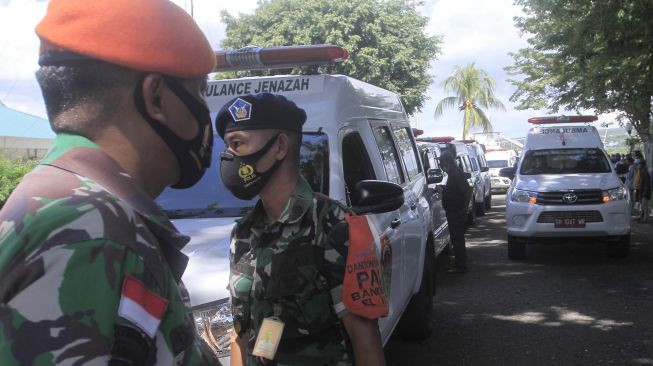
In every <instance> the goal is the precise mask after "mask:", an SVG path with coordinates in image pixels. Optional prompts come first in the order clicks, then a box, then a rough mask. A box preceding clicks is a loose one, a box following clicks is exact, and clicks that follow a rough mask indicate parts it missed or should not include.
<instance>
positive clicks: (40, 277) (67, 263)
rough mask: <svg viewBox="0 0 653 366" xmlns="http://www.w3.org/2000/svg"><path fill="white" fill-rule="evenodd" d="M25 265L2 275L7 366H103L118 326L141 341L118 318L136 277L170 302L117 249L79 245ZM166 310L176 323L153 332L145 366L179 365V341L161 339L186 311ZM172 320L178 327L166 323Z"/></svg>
mask: <svg viewBox="0 0 653 366" xmlns="http://www.w3.org/2000/svg"><path fill="white" fill-rule="evenodd" d="M42 248H43V247H42ZM21 259H22V260H14V261H13V262H12V265H10V266H9V267H7V268H6V269H5V270H4V271H3V273H1V274H0V278H2V279H3V281H2V286H1V290H0V299H1V300H2V301H0V303H1V304H0V360H2V365H3V366H10V365H59V364H79V365H81V364H84V365H94V364H97V365H100V364H102V365H105V364H107V362H108V360H109V357H110V353H111V349H112V345H113V343H114V334H116V333H115V332H116V325H120V326H123V327H124V328H125V329H132V330H135V331H137V332H140V333H141V334H142V333H143V331H142V329H140V328H139V326H138V325H136V324H135V323H133V322H132V321H129V320H126V319H124V318H121V317H119V306H120V302H121V295H122V287H123V286H122V284H123V281H124V279H125V278H126V277H127V276H131V277H133V278H136V279H138V281H140V282H141V283H143V284H145V287H146V288H147V290H148V291H151V292H152V293H155V294H156V295H158V296H161V297H162V298H169V297H170V296H169V294H168V291H169V288H165V287H168V286H164V284H158V283H153V281H152V278H153V277H152V275H151V274H150V273H148V272H147V271H146V270H145V268H144V264H143V261H142V260H141V259H140V258H139V257H138V256H137V255H135V254H134V253H133V252H131V251H130V250H129V249H128V248H127V247H125V246H124V245H121V244H118V243H115V242H111V241H107V240H89V241H81V242H75V243H73V244H64V245H59V246H56V247H53V248H44V249H42V250H39V251H38V252H36V253H32V254H30V255H29V257H28V258H21ZM35 299H38V301H35ZM167 307H168V308H167V309H166V311H167V312H168V314H172V315H166V319H165V320H164V321H163V322H161V324H160V325H158V326H157V328H158V329H155V332H156V334H155V337H154V338H153V339H150V342H151V343H152V344H151V345H150V346H151V347H150V349H151V352H152V354H149V352H148V354H145V353H144V354H142V355H140V357H143V360H147V361H144V362H143V364H173V363H174V359H175V357H174V356H173V352H174V351H175V347H174V345H173V344H172V342H174V340H171V339H169V337H163V336H162V332H163V333H165V334H170V333H172V332H174V329H168V328H171V327H175V324H177V325H178V324H181V323H183V317H184V316H185V315H186V314H185V312H186V311H185V310H186V309H185V307H183V304H177V303H175V302H172V301H168V303H167ZM175 314H178V315H177V316H178V317H179V319H176V321H174V319H169V318H173V317H174V316H175ZM170 320H171V321H170ZM191 334H192V333H191ZM144 339H147V337H144ZM136 352H139V351H136ZM142 352H146V351H142ZM154 354H156V359H155V358H154ZM182 357H183V358H184V361H186V362H184V364H199V363H200V359H199V352H187V354H184V355H182Z"/></svg>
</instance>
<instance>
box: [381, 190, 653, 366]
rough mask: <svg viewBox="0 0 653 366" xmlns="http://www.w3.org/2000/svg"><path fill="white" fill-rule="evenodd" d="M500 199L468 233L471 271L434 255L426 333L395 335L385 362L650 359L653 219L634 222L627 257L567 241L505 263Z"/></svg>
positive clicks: (403, 365) (533, 248)
mask: <svg viewBox="0 0 653 366" xmlns="http://www.w3.org/2000/svg"><path fill="white" fill-rule="evenodd" d="M504 197H505V196H494V199H493V205H494V208H493V210H492V211H491V212H489V213H488V214H487V215H486V216H485V217H481V218H478V221H477V224H476V225H475V226H474V227H472V228H470V229H469V230H468V231H467V234H466V238H467V251H468V257H469V263H468V265H469V270H468V273H466V274H464V275H454V274H447V273H445V272H444V269H445V268H446V267H447V265H449V263H450V261H451V258H449V257H443V258H440V259H439V260H438V271H437V285H438V292H437V295H436V301H435V306H434V307H435V309H434V316H433V318H432V320H431V321H433V323H434V329H435V330H434V333H433V335H432V336H431V338H429V339H428V340H425V341H419V342H407V341H403V340H401V339H399V337H397V336H395V337H393V338H392V339H391V340H390V342H388V344H387V346H386V358H387V361H388V364H389V365H396V366H408V365H411V366H412V365H438V366H444V365H483V366H491V365H510V366H512V365H529V366H538V365H653V224H648V225H640V224H636V226H635V227H634V231H635V232H634V235H633V238H632V239H633V244H632V246H631V253H630V256H629V257H628V258H626V259H612V258H609V257H608V256H607V255H606V250H605V246H604V245H603V244H597V245H592V244H589V245H588V244H577V243H569V244H564V245H551V244H548V245H546V244H538V245H529V246H528V247H527V248H528V249H527V252H528V257H527V259H525V260H520V261H510V260H509V259H508V257H507V244H506V241H505V217H504V211H505V203H504Z"/></svg>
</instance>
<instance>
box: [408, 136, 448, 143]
mask: <svg viewBox="0 0 653 366" xmlns="http://www.w3.org/2000/svg"><path fill="white" fill-rule="evenodd" d="M455 139H456V138H455V137H451V136H440V137H420V138H418V139H417V141H420V142H451V141H453V140H455Z"/></svg>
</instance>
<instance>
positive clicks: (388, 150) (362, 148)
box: [339, 120, 408, 339]
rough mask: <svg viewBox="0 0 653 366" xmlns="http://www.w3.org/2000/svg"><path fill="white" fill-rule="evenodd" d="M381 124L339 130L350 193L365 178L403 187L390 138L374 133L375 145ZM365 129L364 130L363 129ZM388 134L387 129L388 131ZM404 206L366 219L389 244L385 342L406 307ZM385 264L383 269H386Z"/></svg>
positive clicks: (383, 327)
mask: <svg viewBox="0 0 653 366" xmlns="http://www.w3.org/2000/svg"><path fill="white" fill-rule="evenodd" d="M379 124H380V122H369V123H368V121H367V120H365V121H362V123H359V124H358V126H361V128H360V129H358V128H352V127H345V128H343V129H341V130H340V132H339V136H340V141H341V149H342V150H341V155H340V158H341V159H342V167H343V175H342V177H343V180H344V182H343V183H344V184H345V187H346V189H347V191H348V192H353V190H354V189H355V187H356V183H358V182H359V181H361V180H366V179H377V180H383V181H388V182H392V183H396V184H400V185H401V184H403V182H404V179H405V176H404V173H403V170H402V167H401V165H400V162H399V159H400V158H399V154H398V152H397V151H396V148H395V147H394V144H392V143H391V142H392V140H389V141H390V142H388V139H387V137H388V136H389V135H388V134H389V132H388V134H386V133H385V132H383V131H377V132H376V135H379V136H378V139H379V141H380V142H377V136H375V133H374V132H373V131H374V127H372V129H370V128H369V127H370V125H372V126H375V125H379ZM381 126H383V125H382V124H381ZM363 127H364V128H363ZM388 131H389V130H388ZM347 196H348V197H347V201H348V202H347V203H348V204H349V205H351V199H350V198H349V196H350V194H347ZM406 211H407V205H406V204H404V206H403V207H401V208H399V209H398V210H395V211H392V212H386V213H381V214H369V215H368V218H369V219H370V222H371V223H372V224H373V225H374V229H375V230H376V232H377V233H378V234H379V235H383V234H385V235H387V236H388V239H389V241H390V248H391V249H392V253H391V265H390V275H391V279H392V281H391V284H390V309H389V312H388V316H387V317H385V318H382V319H380V320H379V328H380V331H381V337H382V339H388V338H389V337H390V333H391V332H392V330H393V329H394V326H395V325H396V324H397V323H398V322H399V319H400V318H401V312H402V311H403V309H404V308H405V306H406V303H407V302H408V299H406V298H405V297H404V295H403V293H402V292H403V289H402V288H403V284H404V283H405V281H404V274H403V268H402V267H403V259H404V257H405V252H404V247H405V245H404V232H403V228H404V223H403V222H402V219H404V217H405V216H406V215H407V212H406ZM387 269H388V267H387V264H386V267H385V270H387Z"/></svg>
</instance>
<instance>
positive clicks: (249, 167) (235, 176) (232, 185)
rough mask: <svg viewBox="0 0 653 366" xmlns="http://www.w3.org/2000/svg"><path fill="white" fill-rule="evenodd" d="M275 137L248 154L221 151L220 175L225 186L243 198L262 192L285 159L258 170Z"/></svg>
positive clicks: (246, 198) (275, 139) (247, 198)
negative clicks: (258, 164)
mask: <svg viewBox="0 0 653 366" xmlns="http://www.w3.org/2000/svg"><path fill="white" fill-rule="evenodd" d="M277 137H279V135H277V136H275V137H273V138H272V139H270V141H268V142H267V143H266V144H265V146H263V147H262V148H261V149H260V150H259V151H257V152H255V153H253V154H249V155H246V156H236V155H234V154H232V153H230V152H227V151H224V152H222V153H220V176H221V177H222V183H224V185H225V187H227V189H229V190H230V191H231V193H233V195H234V196H236V197H237V198H240V199H241V200H251V199H252V198H254V197H255V196H256V195H257V194H259V193H260V192H261V190H262V189H263V187H265V185H266V184H267V183H268V181H269V180H270V178H271V177H272V174H274V172H275V171H276V170H277V169H279V167H280V166H281V163H282V162H283V160H284V159H285V158H284V159H281V160H277V161H276V162H275V163H274V164H273V165H272V166H271V167H270V169H268V170H267V171H266V172H263V173H261V172H257V171H256V168H255V167H256V163H258V161H259V160H260V159H261V157H263V155H265V154H266V153H267V152H268V151H269V150H270V149H271V148H272V146H273V145H274V143H275V142H276V141H277Z"/></svg>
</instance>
